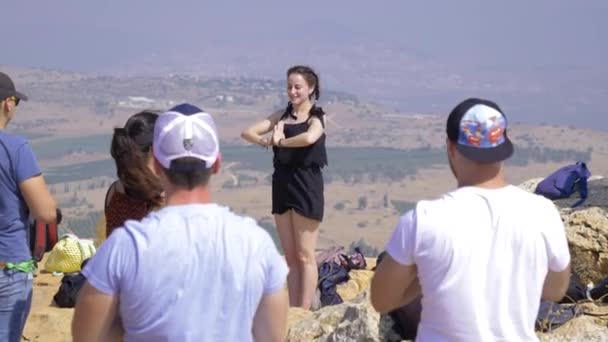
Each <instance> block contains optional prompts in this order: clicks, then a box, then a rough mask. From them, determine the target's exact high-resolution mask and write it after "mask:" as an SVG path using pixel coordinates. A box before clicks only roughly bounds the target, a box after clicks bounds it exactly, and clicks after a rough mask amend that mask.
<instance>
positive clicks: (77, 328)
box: [72, 281, 123, 342]
mask: <svg viewBox="0 0 608 342" xmlns="http://www.w3.org/2000/svg"><path fill="white" fill-rule="evenodd" d="M122 334H123V333H122V326H121V324H120V319H119V318H118V297H117V296H116V295H114V296H112V295H107V294H105V293H103V292H101V291H99V290H97V289H96V288H94V287H93V286H91V285H90V284H89V282H88V281H87V282H85V284H84V286H83V287H82V289H80V294H79V295H78V300H77V301H76V308H75V310H74V318H73V319H72V338H73V341H74V342H98V341H121V338H122Z"/></svg>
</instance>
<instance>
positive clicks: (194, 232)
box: [83, 204, 288, 341]
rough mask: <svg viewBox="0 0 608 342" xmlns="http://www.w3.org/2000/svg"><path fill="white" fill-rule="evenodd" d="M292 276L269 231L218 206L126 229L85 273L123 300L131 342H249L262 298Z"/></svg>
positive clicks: (180, 210) (167, 214) (155, 216)
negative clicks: (289, 275) (254, 318)
mask: <svg viewBox="0 0 608 342" xmlns="http://www.w3.org/2000/svg"><path fill="white" fill-rule="evenodd" d="M287 272H288V269H287V265H286V263H285V260H284V258H283V257H282V256H281V255H280V254H279V253H278V251H277V248H276V247H275V245H274V243H273V242H272V239H271V238H270V235H269V234H268V233H267V232H266V231H265V230H263V229H262V228H260V227H259V226H258V225H257V224H256V223H255V221H254V220H253V219H251V218H243V217H240V216H237V215H235V214H234V213H232V212H230V211H229V210H228V209H227V208H225V207H221V206H218V205H216V204H191V205H180V206H169V207H166V208H163V209H161V210H160V211H158V212H155V213H151V214H149V215H148V216H147V217H145V218H144V219H143V220H142V221H141V222H138V221H127V222H125V226H124V227H120V228H118V229H116V230H114V231H113V232H112V234H111V235H110V237H109V238H108V240H107V241H105V242H104V243H103V244H102V246H101V247H100V248H99V250H98V251H97V254H96V255H95V256H94V257H93V258H92V259H91V260H90V262H89V263H88V264H87V265H86V267H85V269H84V270H83V274H84V275H85V276H86V277H87V279H88V281H89V283H90V284H91V285H92V286H93V287H95V288H96V289H97V290H99V291H101V292H104V293H106V294H115V295H117V296H118V298H119V306H120V308H119V312H120V317H121V320H122V323H123V328H124V329H125V340H126V341H251V340H252V339H253V336H252V330H251V329H252V325H253V317H254V315H255V312H256V310H257V307H258V304H259V303H260V300H261V299H262V296H263V295H265V294H271V293H274V292H276V291H279V290H281V289H283V288H284V287H285V282H286V278H287Z"/></svg>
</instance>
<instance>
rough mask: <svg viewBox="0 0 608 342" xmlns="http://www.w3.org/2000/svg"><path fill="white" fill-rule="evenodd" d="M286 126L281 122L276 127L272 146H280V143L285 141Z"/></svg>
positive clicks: (273, 132)
mask: <svg viewBox="0 0 608 342" xmlns="http://www.w3.org/2000/svg"><path fill="white" fill-rule="evenodd" d="M284 125H285V124H284V122H283V121H279V122H278V123H277V124H276V125H275V126H274V130H273V131H272V144H273V145H274V146H279V141H281V140H282V139H285V133H284V132H283V128H284Z"/></svg>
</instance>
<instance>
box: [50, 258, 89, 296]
mask: <svg viewBox="0 0 608 342" xmlns="http://www.w3.org/2000/svg"><path fill="white" fill-rule="evenodd" d="M88 260H89V259H86V260H85V261H83V262H82V264H81V266H80V268H81V269H82V268H84V266H85V265H86V263H87V261H88ZM86 280H87V278H86V277H85V276H84V275H83V274H81V273H80V272H78V273H72V274H66V275H64V276H63V278H61V285H60V286H59V290H57V293H55V295H54V296H53V301H54V302H55V304H57V306H58V307H60V308H73V307H74V306H75V305H76V299H78V293H79V292H80V289H81V288H82V286H83V285H84V283H85V281H86Z"/></svg>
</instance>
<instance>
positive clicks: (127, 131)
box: [104, 111, 163, 237]
mask: <svg viewBox="0 0 608 342" xmlns="http://www.w3.org/2000/svg"><path fill="white" fill-rule="evenodd" d="M157 118H158V114H157V113H156V112H152V111H143V112H140V113H137V114H135V115H133V116H131V117H130V118H129V120H127V123H126V124H125V126H124V127H123V128H115V129H114V135H113V137H112V146H111V148H110V154H111V155H112V158H113V159H114V162H115V163H116V175H117V176H118V180H117V181H116V182H114V183H112V185H110V187H109V188H108V192H107V194H106V199H105V205H104V207H105V208H104V209H105V210H104V211H105V219H106V225H105V228H106V229H105V236H106V237H107V236H109V235H110V233H112V230H113V229H114V228H117V227H120V226H122V224H123V223H124V222H125V221H126V220H141V219H142V218H144V217H145V216H146V215H147V214H148V213H149V212H150V211H152V210H154V209H156V208H159V207H160V206H162V204H163V196H162V194H163V191H162V188H161V185H160V182H159V180H158V178H157V176H156V174H154V171H153V166H152V161H153V159H152V139H153V136H154V124H155V123H156V119H157Z"/></svg>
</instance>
